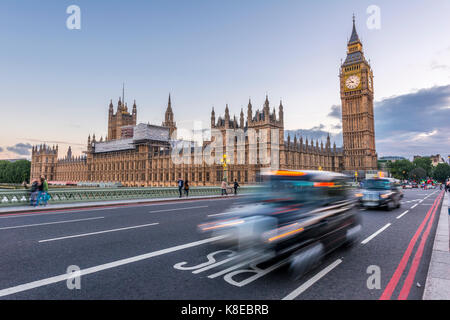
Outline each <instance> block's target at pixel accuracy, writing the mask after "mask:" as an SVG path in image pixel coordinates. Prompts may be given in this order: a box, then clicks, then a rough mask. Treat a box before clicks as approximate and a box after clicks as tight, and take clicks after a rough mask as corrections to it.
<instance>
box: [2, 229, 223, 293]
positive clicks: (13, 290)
mask: <svg viewBox="0 0 450 320" xmlns="http://www.w3.org/2000/svg"><path fill="white" fill-rule="evenodd" d="M223 238H225V236H218V237H214V238H208V239H205V240H200V241H195V242H190V243H186V244H182V245H179V246H175V247H171V248H167V249H162V250H158V251H153V252H149V253H145V254H141V255H138V256H134V257H131V258H126V259H122V260H117V261H113V262H109V263H105V264H101V265H98V266H95V267H90V268H87V269H82V270H80V276H84V275H87V274H91V273H95V272H99V271H103V270H107V269H111V268H115V267H119V266H122V265H126V264H129V263H133V262H137V261H141V260H145V259H149V258H153V257H156V256H160V255H163V254H167V253H171V252H174V251H179V250H183V249H187V248H191V247H196V246H199V245H202V244H205V243H209V242H213V241H217V240H220V239H223ZM70 277H73V275H72V274H67V273H65V274H62V275H59V276H55V277H50V278H46V279H42V280H37V281H33V282H29V283H25V284H21V285H18V286H15V287H10V288H6V289H2V290H0V297H4V296H8V295H11V294H15V293H18V292H22V291H26V290H31V289H34V288H38V287H43V286H46V285H49V284H52V283H57V282H61V281H65V280H67V279H69V278H70Z"/></svg>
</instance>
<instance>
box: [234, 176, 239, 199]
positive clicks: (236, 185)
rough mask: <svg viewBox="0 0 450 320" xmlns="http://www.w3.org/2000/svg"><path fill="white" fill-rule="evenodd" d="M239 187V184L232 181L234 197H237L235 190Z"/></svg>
mask: <svg viewBox="0 0 450 320" xmlns="http://www.w3.org/2000/svg"><path fill="white" fill-rule="evenodd" d="M239 187H240V185H239V183H238V182H237V180H236V179H234V183H233V188H234V195H237V188H239Z"/></svg>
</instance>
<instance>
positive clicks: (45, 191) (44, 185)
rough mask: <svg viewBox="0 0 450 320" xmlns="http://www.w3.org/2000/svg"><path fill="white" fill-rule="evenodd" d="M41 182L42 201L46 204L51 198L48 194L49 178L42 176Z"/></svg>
mask: <svg viewBox="0 0 450 320" xmlns="http://www.w3.org/2000/svg"><path fill="white" fill-rule="evenodd" d="M41 184H42V195H41V201H42V202H43V203H44V206H46V205H47V201H48V198H49V195H48V182H47V179H45V177H44V176H42V177H41Z"/></svg>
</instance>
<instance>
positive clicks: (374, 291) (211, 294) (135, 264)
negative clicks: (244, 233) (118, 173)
mask: <svg viewBox="0 0 450 320" xmlns="http://www.w3.org/2000/svg"><path fill="white" fill-rule="evenodd" d="M404 193H405V196H404V198H403V201H402V206H401V208H399V209H396V210H393V211H385V210H361V211H360V214H361V216H362V222H363V230H362V235H361V238H360V240H359V241H358V243H357V244H356V245H354V246H353V247H352V248H350V249H340V250H338V251H335V252H334V253H332V254H331V255H329V256H328V257H327V258H326V259H325V261H324V262H323V263H322V264H321V265H320V266H318V267H317V268H316V269H314V270H312V271H311V272H310V273H309V274H308V275H307V276H305V277H304V278H302V279H298V280H293V279H292V278H290V277H289V276H288V275H287V272H286V271H287V270H286V266H285V265H282V264H279V265H278V264H269V265H267V264H266V265H263V266H256V267H255V266H249V265H242V266H239V265H236V264H235V265H233V264H231V266H232V267H231V268H230V269H227V268H229V266H230V264H223V265H221V264H218V265H215V266H212V267H208V266H211V264H212V263H214V262H220V261H224V260H225V259H228V258H229V257H230V254H231V253H232V252H230V251H220V250H221V248H218V247H217V246H215V245H214V244H212V243H211V241H210V239H208V238H204V237H203V236H201V235H200V234H198V233H197V231H196V226H197V225H198V224H199V223H201V222H204V221H205V219H206V217H207V216H208V215H213V214H219V213H221V212H222V211H223V210H224V209H226V208H227V207H229V206H231V205H232V204H233V202H234V201H235V199H233V197H232V196H230V198H228V199H214V200H199V201H189V202H176V203H173V202H172V203H163V204H161V203H160V204H151V205H136V206H135V205H130V206H124V207H120V206H118V207H111V208H100V209H77V210H63V211H60V212H42V213H35V214H16V215H3V216H0V252H1V256H0V261H1V263H0V299H196V300H197V299H200V300H205V299H277V300H279V299H379V298H380V297H382V298H386V299H398V298H399V295H400V298H402V299H403V298H407V299H421V297H422V294H423V289H424V285H425V279H426V275H427V270H428V263H429V260H430V256H431V248H432V245H433V239H434V234H435V231H436V225H437V219H438V216H439V210H440V203H439V204H438V205H436V207H437V208H436V212H437V213H436V214H434V215H433V212H434V210H430V209H431V208H432V207H433V203H434V202H435V200H436V199H438V197H439V195H440V194H441V193H442V192H441V191H440V190H417V189H414V190H404ZM407 210H408V211H407ZM406 211H407V212H406ZM405 212H406V213H405ZM426 217H428V218H429V219H428V220H426ZM425 220H426V221H425ZM428 221H431V222H432V223H429V222H428ZM425 240H426V241H425ZM217 251H219V252H217ZM214 252H215V253H214ZM208 255H209V256H208ZM208 261H209V264H208ZM183 262H184V264H183ZM69 266H77V267H79V268H80V269H81V270H82V272H83V274H82V276H81V278H80V286H81V287H80V289H69V288H68V286H67V278H68V273H67V268H68V267H69ZM233 266H234V268H233ZM255 268H256V269H255ZM368 269H369V273H368ZM373 270H375V271H377V270H378V271H379V275H380V282H379V285H380V286H379V288H377V282H376V281H375V280H373V279H374V278H370V279H369V277H371V276H372V275H373V272H374V271H373ZM368 279H369V282H370V283H371V284H372V287H371V288H370V289H369V288H368V285H367V283H368ZM69 283H71V284H76V281H74V280H73V279H69ZM373 286H375V287H373Z"/></svg>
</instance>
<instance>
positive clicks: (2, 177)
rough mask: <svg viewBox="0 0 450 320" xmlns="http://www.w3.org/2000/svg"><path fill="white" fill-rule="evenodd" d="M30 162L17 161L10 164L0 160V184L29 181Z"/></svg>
mask: <svg viewBox="0 0 450 320" xmlns="http://www.w3.org/2000/svg"><path fill="white" fill-rule="evenodd" d="M30 171H31V162H30V161H28V160H17V161H15V162H10V161H6V160H0V182H1V183H22V182H24V181H27V182H28V181H29V180H30Z"/></svg>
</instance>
